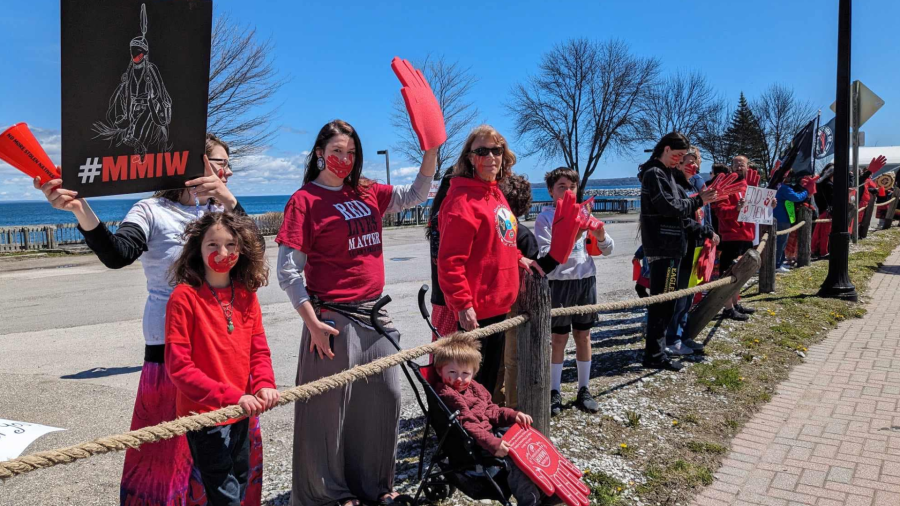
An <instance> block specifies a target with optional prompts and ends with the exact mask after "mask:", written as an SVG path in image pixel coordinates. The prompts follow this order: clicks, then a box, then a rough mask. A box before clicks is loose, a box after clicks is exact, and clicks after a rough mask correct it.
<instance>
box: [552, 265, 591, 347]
mask: <svg viewBox="0 0 900 506" xmlns="http://www.w3.org/2000/svg"><path fill="white" fill-rule="evenodd" d="M550 301H551V302H552V307H573V306H586V305H589V304H596V303H597V278H596V277H595V276H591V277H589V278H583V279H565V280H559V281H557V280H553V279H551V280H550ZM596 321H597V313H596V312H593V313H588V314H576V315H572V316H554V317H553V318H552V319H551V320H550V332H552V333H554V334H568V333H569V332H570V331H571V330H572V329H575V330H591V328H592V327H593V326H594V322H596Z"/></svg>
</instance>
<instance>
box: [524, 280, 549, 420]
mask: <svg viewBox="0 0 900 506" xmlns="http://www.w3.org/2000/svg"><path fill="white" fill-rule="evenodd" d="M519 274H520V275H521V277H522V281H521V283H520V284H519V297H518V299H517V301H516V305H517V307H518V314H525V313H527V314H529V315H531V318H530V319H529V320H528V321H527V322H525V324H524V325H520V326H519V327H518V333H517V335H516V344H517V347H518V362H519V372H518V375H517V379H518V388H517V391H518V407H517V409H518V410H519V411H522V412H523V413H528V414H529V415H531V416H532V418H534V426H535V428H537V429H538V430H539V431H541V432H542V433H543V434H546V435H548V436H549V434H550V284H549V283H548V282H547V278H546V277H542V276H538V275H536V274H531V273H526V272H525V271H521V270H520V271H519Z"/></svg>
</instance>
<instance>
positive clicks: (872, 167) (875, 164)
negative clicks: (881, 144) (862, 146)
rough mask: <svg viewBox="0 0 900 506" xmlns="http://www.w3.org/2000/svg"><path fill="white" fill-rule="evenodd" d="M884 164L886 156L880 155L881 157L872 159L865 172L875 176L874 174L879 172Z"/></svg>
mask: <svg viewBox="0 0 900 506" xmlns="http://www.w3.org/2000/svg"><path fill="white" fill-rule="evenodd" d="M886 164H887V157H886V156H884V155H881V156H878V157H875V158H873V159H872V161H871V162H869V166H868V167H866V172H869V173H871V174H875V173H877V172H878V171H879V170H881V169H882V168H883V167H884V166H885V165H886Z"/></svg>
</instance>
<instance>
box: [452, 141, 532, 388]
mask: <svg viewBox="0 0 900 506" xmlns="http://www.w3.org/2000/svg"><path fill="white" fill-rule="evenodd" d="M515 163H516V155H515V154H514V153H513V152H512V150H511V149H509V146H508V145H507V143H506V139H505V138H504V137H503V136H502V135H500V133H499V132H497V131H496V130H495V129H494V128H493V127H491V126H488V125H481V126H479V127H476V128H475V129H474V130H472V133H470V134H469V137H468V139H466V142H465V144H463V149H462V153H461V154H460V156H459V160H458V161H457V162H456V165H455V166H454V168H453V176H454V177H453V179H452V180H451V182H450V190H449V191H448V192H447V196H446V197H445V198H444V202H443V204H442V205H441V212H440V214H439V215H438V222H439V228H440V230H441V243H440V246H439V249H438V258H437V268H438V282H439V283H440V285H441V286H440V287H441V290H442V291H443V292H444V299H445V300H446V302H447V306H448V307H449V308H451V309H452V310H453V311H454V312H456V314H457V315H458V318H459V326H460V327H461V328H462V329H463V330H472V329H475V328H477V327H483V326H486V325H491V324H494V323H498V322H501V321H503V320H505V319H506V315H507V313H509V310H510V308H511V307H512V305H513V303H514V302H515V301H516V296H517V294H518V291H519V263H520V261H521V262H522V264H523V266H530V265H532V264H533V263H534V261H533V260H529V259H527V258H524V257H522V254H521V252H519V249H518V248H517V247H516V234H517V232H518V222H517V221H516V217H515V216H514V215H513V213H512V211H510V209H509V204H508V203H507V202H506V198H505V197H504V196H503V193H502V192H501V191H500V188H499V186H498V185H499V183H500V181H502V180H503V179H505V178H506V177H508V176H509V175H510V174H512V167H513V165H515ZM504 342H505V335H504V333H503V332H500V333H498V334H494V335H491V336H489V337H486V338H484V339H483V340H482V343H481V349H482V353H483V362H482V366H481V369H479V371H478V376H477V377H476V378H475V379H476V380H477V381H478V382H479V383H481V384H482V385H484V387H485V388H487V390H488V392H493V391H494V387H495V385H496V383H497V377H498V371H499V368H500V364H501V362H502V360H503V344H504Z"/></svg>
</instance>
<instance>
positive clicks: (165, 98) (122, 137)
mask: <svg viewBox="0 0 900 506" xmlns="http://www.w3.org/2000/svg"><path fill="white" fill-rule="evenodd" d="M146 35H147V7H146V5H145V4H141V35H140V36H139V37H135V38H133V39H131V44H130V49H131V61H130V62H129V63H128V68H127V69H126V70H125V73H123V74H122V79H121V82H120V83H119V86H118V87H117V88H116V91H115V92H114V93H113V95H112V97H111V98H110V99H109V108H108V109H107V111H106V122H103V121H97V122H95V123H94V127H93V130H94V132H95V133H96V134H97V135H96V136H95V138H97V137H99V138H101V139H104V140H108V141H110V143H112V142H115V143H116V146H120V145H122V144H123V143H124V144H126V145H128V146H131V147H133V148H134V151H135V153H136V154H137V155H139V156H140V157H141V158H143V157H144V155H145V154H146V153H147V151H148V149H149V148H151V147H153V148H154V149H158V150H159V151H169V150H171V149H172V146H171V145H170V144H169V123H171V121H172V97H170V96H169V92H168V91H166V85H165V84H164V83H163V80H162V77H161V76H160V73H159V69H158V68H157V67H156V65H154V64H152V63H150V47H149V45H148V44H147V38H146Z"/></svg>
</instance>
